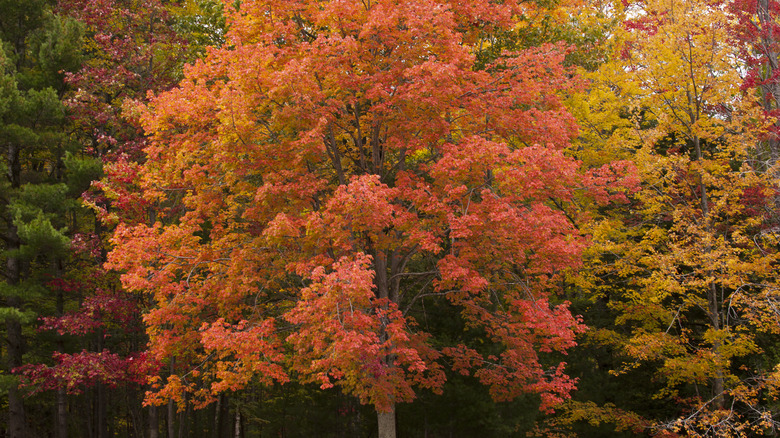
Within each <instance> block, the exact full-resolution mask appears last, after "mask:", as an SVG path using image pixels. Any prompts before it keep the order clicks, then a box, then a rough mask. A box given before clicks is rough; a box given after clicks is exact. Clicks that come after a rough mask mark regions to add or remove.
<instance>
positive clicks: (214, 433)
mask: <svg viewBox="0 0 780 438" xmlns="http://www.w3.org/2000/svg"><path fill="white" fill-rule="evenodd" d="M220 410H222V394H220V395H219V396H217V403H216V404H215V405H214V428H213V429H211V438H219V423H220V421H219V420H220V418H219V417H220V415H219V413H220Z"/></svg>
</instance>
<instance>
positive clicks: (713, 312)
mask: <svg viewBox="0 0 780 438" xmlns="http://www.w3.org/2000/svg"><path fill="white" fill-rule="evenodd" d="M693 144H694V147H695V149H696V159H697V161H699V162H701V161H702V159H703V155H702V151H701V139H700V138H699V137H694V142H693ZM699 192H700V196H701V213H702V220H703V221H704V222H705V224H704V225H705V229H706V230H707V232H708V233H711V232H712V227H711V226H710V205H709V198H708V195H707V186H706V185H704V182H703V178H702V176H701V175H700V176H699ZM704 252H705V253H706V254H709V253H710V252H712V248H711V247H710V246H709V245H707V247H706V248H705V249H704ZM710 275H711V276H714V275H715V273H714V272H710ZM707 307H708V308H707V313H708V315H707V316H708V317H709V318H710V323H711V324H712V328H713V329H714V330H720V328H721V327H720V299H719V297H718V288H717V286H716V285H715V283H714V282H713V281H711V282H710V284H709V287H708V288H707ZM720 347H721V343H720V342H713V344H712V353H713V354H714V355H715V357H718V358H719V357H720ZM724 388H725V381H724V379H723V372H722V371H718V372H717V374H716V377H715V378H713V381H712V395H713V397H714V406H715V408H716V409H723V407H724V406H725V404H726V399H725V396H724Z"/></svg>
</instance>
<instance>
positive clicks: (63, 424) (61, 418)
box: [57, 388, 68, 438]
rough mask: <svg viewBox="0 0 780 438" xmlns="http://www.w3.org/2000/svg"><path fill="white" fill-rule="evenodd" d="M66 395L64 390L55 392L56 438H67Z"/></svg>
mask: <svg viewBox="0 0 780 438" xmlns="http://www.w3.org/2000/svg"><path fill="white" fill-rule="evenodd" d="M67 397H68V395H67V393H66V392H65V388H60V389H58V390H57V438H68V398H67Z"/></svg>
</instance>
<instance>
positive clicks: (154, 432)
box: [149, 406, 160, 438]
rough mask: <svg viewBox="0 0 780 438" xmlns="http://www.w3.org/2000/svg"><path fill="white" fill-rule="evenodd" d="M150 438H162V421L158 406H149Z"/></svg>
mask: <svg viewBox="0 0 780 438" xmlns="http://www.w3.org/2000/svg"><path fill="white" fill-rule="evenodd" d="M149 438H160V420H159V418H158V416H157V406H149Z"/></svg>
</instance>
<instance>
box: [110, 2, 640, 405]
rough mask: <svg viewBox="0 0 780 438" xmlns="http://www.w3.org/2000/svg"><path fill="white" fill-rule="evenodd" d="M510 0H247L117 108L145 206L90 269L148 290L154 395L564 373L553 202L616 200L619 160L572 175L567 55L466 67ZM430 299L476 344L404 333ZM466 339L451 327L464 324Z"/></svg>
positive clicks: (548, 385) (554, 398)
mask: <svg viewBox="0 0 780 438" xmlns="http://www.w3.org/2000/svg"><path fill="white" fill-rule="evenodd" d="M533 7H534V6H533V5H531V4H526V3H520V2H514V1H509V2H503V3H501V4H496V3H492V2H487V1H485V2H482V1H473V2H468V3H465V4H464V3H461V2H452V3H449V2H433V1H403V0H401V1H398V0H392V1H378V2H374V1H372V2H357V1H354V2H353V1H345V2H342V1H339V2H336V1H333V2H318V3H315V2H306V1H283V2H280V1H272V2H266V1H247V2H242V4H241V6H240V8H238V9H236V8H234V7H232V6H231V7H228V8H227V11H226V12H227V14H228V21H229V29H230V31H229V33H228V35H227V37H228V43H227V44H226V45H225V46H224V47H222V48H212V49H210V50H209V52H208V55H207V56H206V57H205V58H204V59H203V60H202V61H198V62H197V63H195V64H194V65H193V66H191V67H188V68H186V70H185V79H184V80H183V81H182V82H181V84H180V85H179V87H178V88H176V89H174V90H172V91H170V92H167V93H163V94H160V95H158V96H156V97H155V98H154V99H153V100H152V102H151V103H150V104H149V105H148V106H147V107H143V108H139V109H138V111H141V112H142V114H143V116H142V118H143V124H144V127H145V129H146V131H147V133H149V135H150V136H151V144H150V146H149V147H147V148H146V153H147V155H148V161H147V162H146V163H145V164H144V165H143V167H142V168H141V185H142V187H143V190H144V192H143V193H144V195H143V196H144V198H145V199H147V200H152V201H153V202H154V203H155V208H156V220H155V221H154V222H153V223H141V222H139V223H123V224H120V226H119V228H118V230H117V232H116V234H115V236H114V243H115V249H114V251H113V252H112V253H111V255H110V266H111V267H113V268H116V269H121V270H123V271H124V272H126V273H125V274H124V275H123V277H122V280H123V284H124V285H125V287H126V288H127V289H128V290H131V291H138V292H142V293H146V294H149V295H150V296H152V297H153V300H154V303H155V306H154V307H153V308H151V309H149V311H148V312H147V313H146V315H145V317H144V320H145V322H146V324H147V327H148V333H149V336H150V339H151V343H150V348H151V350H150V351H151V353H152V354H153V355H154V357H155V358H157V359H158V360H161V361H168V360H170V358H175V363H176V364H177V367H176V370H175V372H174V373H173V374H172V375H171V376H170V377H167V378H166V379H163V380H162V381H159V382H158V384H159V385H160V386H159V387H158V392H156V395H152V400H155V397H157V396H160V397H174V398H179V397H181V396H182V395H181V393H182V391H185V390H186V391H190V392H192V393H194V394H196V396H197V397H198V399H199V400H201V401H202V402H209V401H211V400H213V399H214V397H215V396H216V395H217V394H218V393H220V392H221V391H224V390H226V389H233V390H235V389H237V388H241V387H244V386H245V385H247V384H248V383H249V382H250V381H259V382H260V383H265V384H270V383H272V382H284V381H287V380H288V379H289V378H290V373H294V374H295V375H297V376H299V377H300V379H302V380H303V381H311V382H317V383H318V384H320V385H321V386H322V387H323V388H328V387H330V386H333V385H338V386H340V387H341V389H342V390H343V391H344V392H346V393H348V394H353V395H355V396H358V397H359V398H360V399H361V400H362V401H363V402H365V403H370V404H373V405H374V406H376V408H377V410H379V411H380V412H382V411H387V410H391V409H392V408H393V406H394V405H395V403H398V402H405V401H410V400H412V399H413V398H414V396H415V388H430V389H432V390H434V391H437V390H439V389H440V388H441V386H442V383H443V382H444V380H445V373H444V370H445V368H446V366H447V364H451V365H452V368H453V369H454V370H455V371H459V372H461V373H464V374H469V373H473V374H474V375H475V376H476V377H477V378H478V379H479V380H480V381H481V382H482V383H484V384H485V385H488V386H489V387H490V389H491V393H492V394H493V396H494V397H495V399H497V400H509V399H512V398H514V397H516V396H518V395H519V394H522V393H525V392H533V393H538V394H540V395H541V397H542V408H543V409H549V408H551V407H553V406H555V405H556V404H558V403H559V402H560V401H561V400H563V399H565V398H567V397H568V396H569V393H570V392H571V390H572V389H573V388H574V381H573V380H572V379H570V378H569V377H567V376H566V374H565V373H564V364H563V363H562V362H560V359H558V358H557V357H559V356H556V355H554V354H553V353H558V354H560V353H565V352H566V350H567V349H568V348H570V347H571V346H573V345H574V336H575V334H576V333H578V332H580V331H582V330H583V326H582V324H581V321H579V320H578V319H577V318H576V317H574V316H572V315H571V313H570V312H569V310H568V309H567V305H566V303H563V302H560V300H559V299H558V298H556V291H558V290H559V285H560V282H561V280H562V278H563V277H562V274H561V273H562V272H563V271H566V270H567V269H571V268H573V267H576V266H578V264H579V263H580V254H581V251H582V249H583V248H584V246H585V245H586V238H585V236H583V235H582V234H581V233H580V232H579V231H578V230H577V229H576V228H575V224H574V223H573V222H572V220H573V218H575V217H576V216H577V215H578V214H579V213H578V211H577V209H576V207H575V205H574V204H573V203H572V201H573V200H574V199H575V198H579V199H582V198H583V197H587V196H589V194H594V195H596V196H597V197H598V198H599V200H600V201H602V202H610V201H611V200H621V199H625V198H624V195H623V193H622V191H621V189H620V185H614V184H613V183H614V181H615V180H616V179H620V178H623V177H624V176H625V169H628V168H629V167H626V165H625V164H620V163H618V164H616V165H615V166H613V167H610V166H607V167H605V168H604V169H603V170H601V171H595V172H583V170H582V169H581V165H580V163H579V162H577V161H576V160H574V159H572V158H569V157H567V156H566V155H565V154H564V149H565V148H566V147H567V146H568V145H569V141H570V139H571V138H572V137H573V136H574V135H576V133H577V126H576V123H575V121H574V119H573V117H572V116H571V115H570V114H569V112H568V111H567V110H566V108H565V107H564V106H563V104H562V101H563V99H564V98H565V97H566V96H567V95H568V94H570V93H572V92H573V91H574V90H576V89H577V87H578V82H577V79H576V76H574V75H572V71H570V70H569V69H567V68H566V67H564V66H563V65H562V61H563V59H564V56H565V53H566V48H565V47H563V46H560V45H550V44H545V45H541V46H539V47H532V48H528V49H518V50H501V51H499V53H498V54H497V55H496V56H494V57H493V59H490V60H489V62H487V64H486V65H485V66H484V67H483V68H476V67H475V62H476V59H477V56H478V55H480V53H481V52H480V50H481V49H480V48H481V47H485V46H487V45H489V44H490V42H491V39H492V38H493V36H495V35H498V34H499V33H500V32H503V31H505V30H508V29H511V28H512V26H513V24H514V21H513V20H514V18H513V17H516V16H518V15H522V14H526V13H529V12H531V11H530V9H529V8H533ZM434 299H438V300H446V302H447V303H448V305H449V306H451V308H452V312H454V314H453V315H449V316H447V318H451V317H454V316H456V315H458V317H459V318H460V319H462V321H463V323H464V324H465V331H466V332H471V333H480V334H481V337H483V338H484V339H485V340H487V341H489V344H486V345H490V346H489V347H487V346H486V345H482V346H481V345H467V344H466V343H464V342H462V341H459V340H458V339H466V338H467V337H465V336H463V335H462V334H453V336H454V338H453V339H452V340H450V341H445V340H443V339H442V340H440V339H436V338H435V337H434V336H433V334H431V333H428V332H426V331H425V330H424V329H423V328H422V325H421V324H420V322H421V320H424V319H426V318H430V317H431V316H428V315H426V314H425V312H424V310H423V308H422V307H421V306H422V304H423V303H424V302H425V301H430V300H434ZM464 333H465V332H464Z"/></svg>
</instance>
